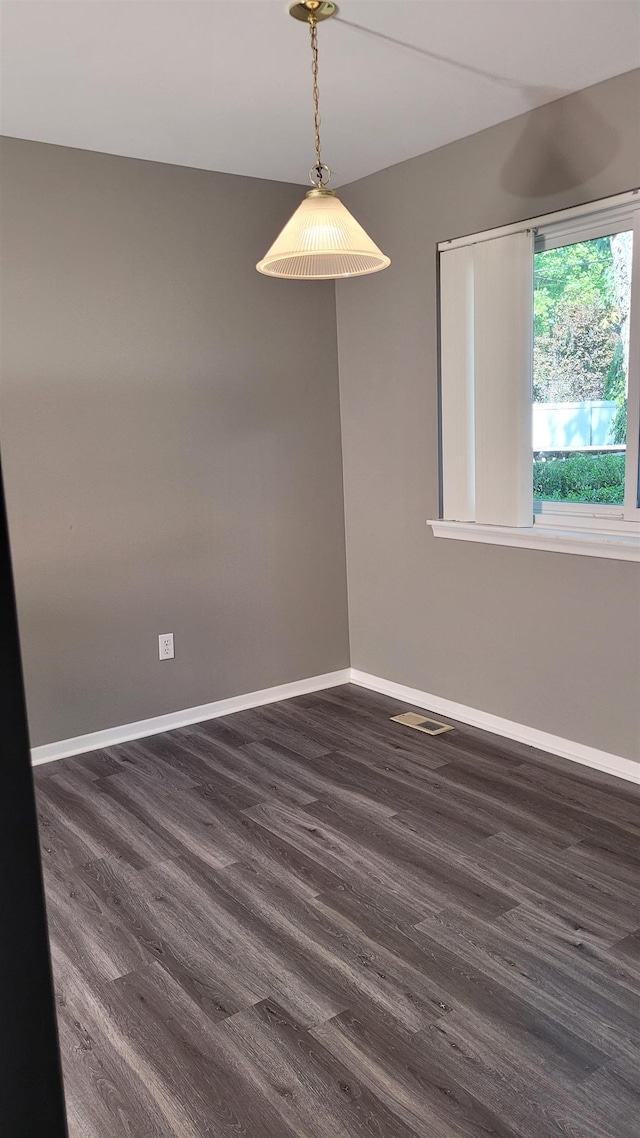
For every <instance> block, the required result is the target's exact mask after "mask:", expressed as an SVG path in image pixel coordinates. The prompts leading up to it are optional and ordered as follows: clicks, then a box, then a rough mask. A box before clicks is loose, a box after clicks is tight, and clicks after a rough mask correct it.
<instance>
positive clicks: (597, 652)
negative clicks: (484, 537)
mask: <svg viewBox="0 0 640 1138" xmlns="http://www.w3.org/2000/svg"><path fill="white" fill-rule="evenodd" d="M639 79H640V72H632V73H629V74H627V75H622V76H619V77H617V78H615V79H611V80H609V81H607V82H605V83H602V84H599V85H598V86H596V87H592V88H590V89H588V90H587V91H584V92H580V93H578V94H575V95H571V96H569V97H567V98H565V99H563V100H561V101H558V102H556V103H553V104H551V105H549V106H546V107H543V108H541V109H539V110H535V111H533V112H530V113H529V114H527V115H523V116H521V117H519V118H516V119H512V120H511V121H509V122H506V123H503V124H501V125H499V126H496V127H492V128H491V129H489V130H486V131H483V132H481V133H479V134H476V135H473V136H471V137H469V138H465V139H462V140H461V141H459V142H455V143H452V144H451V145H450V146H446V147H443V148H442V149H440V150H437V151H433V152H431V153H430V154H426V155H424V156H422V157H420V158H416V159H413V160H412V161H410V162H405V163H402V164H401V165H398V166H394V167H392V168H390V169H388V170H384V171H382V172H381V173H379V174H375V175H373V176H372V177H369V178H366V179H364V180H363V181H361V182H357V183H354V184H352V185H351V186H350V187H348V188H347V189H346V190H345V191H344V193H343V195H342V196H343V198H344V201H345V203H346V204H347V205H348V206H349V207H350V208H352V209H353V210H354V212H355V213H356V215H357V217H358V219H359V220H360V221H361V222H362V224H363V225H364V226H365V227H366V228H368V229H369V230H370V232H371V234H372V236H373V237H374V239H375V240H376V241H377V242H378V243H379V245H380V246H381V247H382V248H383V249H384V251H385V252H386V253H388V255H389V256H390V257H391V258H392V260H393V264H392V266H391V268H390V269H388V270H387V271H386V272H383V273H381V274H380V275H379V276H373V277H370V278H365V279H363V280H361V281H347V282H341V283H339V284H338V286H337V295H338V344H339V364H340V386H341V400H342V424H343V461H344V477H345V500H346V524H347V566H348V581H349V608H350V626H351V662H352V664H353V666H354V667H355V668H359V669H362V670H363V671H366V672H371V673H373V674H374V675H377V676H383V677H385V678H387V679H390V680H394V681H396V682H398V683H402V684H407V685H409V686H412V687H416V688H420V689H422V690H425V691H427V692H430V693H432V694H437V695H440V696H445V697H447V698H448V699H452V700H456V701H458V702H460V703H464V704H467V705H469V706H471V707H475V708H481V709H482V710H484V711H489V712H493V713H494V714H496V715H501V716H505V717H506V718H509V719H513V720H516V721H517V722H520V723H525V724H528V725H530V726H533V727H537V728H539V729H541V730H544V731H548V732H552V733H554V734H557V735H561V736H564V737H566V738H569V739H575V740H578V741H581V742H584V743H587V744H589V745H591V746H594V747H600V748H602V749H603V750H605V751H610V752H613V753H617V754H619V755H622V756H625V757H630V758H634V757H636V755H637V749H638V730H639V725H638V652H639V647H638V645H639V643H640V635H639V633H640V628H639V624H640V604H639V600H640V597H639V593H638V567H637V565H632V564H629V563H624V562H617V561H605V560H600V559H595V558H589V557H578V556H570V555H565V554H557V553H546V552H540V551H537V550H536V551H533V550H531V551H530V550H520V549H513V548H504V547H496V546H488V545H486V546H483V545H475V544H471V543H466V542H453V541H445V540H443V539H435V538H434V537H433V536H432V534H431V531H430V530H428V529H427V527H426V525H425V521H426V519H427V518H431V517H437V516H438V456H437V449H438V444H437V435H438V431H437V396H436V275H435V260H436V244H437V242H438V241H441V240H445V239H447V238H449V237H455V236H458V235H461V234H465V233H474V232H477V231H478V230H482V229H487V228H490V227H492V226H497V225H503V224H506V223H509V222H513V221H516V220H520V219H522V218H528V217H533V216H535V215H536V214H541V213H545V212H548V211H550V210H555V209H561V208H563V207H566V206H571V205H574V204H577V203H578V202H585V201H589V200H591V199H595V198H599V197H603V196H605V195H608V194H614V193H618V192H619V191H622V190H627V189H630V188H632V187H635V186H638V185H639V184H640V142H639V139H640V136H639V133H638V108H639V106H640V83H639ZM429 113H430V111H429V108H428V107H425V114H429ZM341 193H342V191H341Z"/></svg>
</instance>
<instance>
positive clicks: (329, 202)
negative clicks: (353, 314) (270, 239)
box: [256, 189, 391, 281]
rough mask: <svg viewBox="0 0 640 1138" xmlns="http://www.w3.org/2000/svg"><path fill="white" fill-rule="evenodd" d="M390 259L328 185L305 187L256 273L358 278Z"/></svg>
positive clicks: (297, 277)
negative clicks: (295, 207) (315, 187)
mask: <svg viewBox="0 0 640 1138" xmlns="http://www.w3.org/2000/svg"><path fill="white" fill-rule="evenodd" d="M390 264H391V261H390V260H389V258H388V257H385V255H384V253H383V252H382V251H381V250H380V249H379V248H378V246H377V245H376V244H375V243H374V242H373V241H372V240H371V238H370V237H369V236H368V234H367V233H365V231H364V229H363V228H362V226H361V225H359V224H358V222H357V221H356V219H355V217H353V215H352V214H350V213H349V210H348V209H347V208H346V206H344V205H343V204H342V202H341V201H339V200H338V198H337V197H336V195H335V193H334V192H333V191H332V190H325V189H315V190H309V191H308V193H307V194H306V195H305V198H304V200H303V201H302V202H301V203H300V205H299V206H298V208H297V210H296V212H295V213H294V215H293V217H292V218H290V220H289V221H288V222H287V224H286V225H285V227H284V229H283V230H282V232H281V233H280V234H279V235H278V237H276V240H275V241H274V243H273V245H272V246H271V248H270V249H269V252H268V253H267V255H266V257H265V258H264V259H263V260H262V261H259V262H258V264H257V265H256V268H257V270H258V272H259V273H265V274H266V275H267V276H270V277H285V278H287V279H289V280H314V281H319V280H330V279H332V278H335V277H362V276H365V274H367V273H378V272H380V270H381V269H386V268H387V265H390Z"/></svg>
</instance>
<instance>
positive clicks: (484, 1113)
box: [312, 1011, 526, 1138]
mask: <svg viewBox="0 0 640 1138" xmlns="http://www.w3.org/2000/svg"><path fill="white" fill-rule="evenodd" d="M436 1022H439V1021H434V1023H436ZM312 1034H313V1035H314V1036H315V1038H316V1039H319V1040H320V1041H321V1042H322V1043H323V1044H324V1046H325V1047H326V1048H327V1050H330V1051H331V1052H332V1054H334V1055H335V1056H336V1058H339V1059H340V1060H341V1062H342V1063H343V1064H344V1066H345V1067H347V1068H348V1069H351V1070H352V1071H354V1072H355V1073H356V1075H357V1077H358V1078H359V1079H360V1080H361V1082H362V1083H364V1084H365V1085H366V1086H368V1087H369V1088H370V1089H371V1090H372V1091H373V1093H374V1094H376V1095H377V1096H378V1097H379V1098H380V1099H381V1100H382V1101H383V1102H384V1103H385V1104H386V1105H387V1106H388V1107H389V1109H390V1110H392V1111H393V1112H394V1113H396V1114H397V1115H398V1116H399V1117H400V1118H401V1119H402V1120H403V1121H404V1122H405V1123H406V1124H407V1125H408V1126H411V1127H413V1128H414V1130H415V1133H417V1134H420V1135H429V1138H486V1136H487V1135H491V1136H493V1138H523V1135H524V1133H526V1132H523V1131H519V1130H515V1129H514V1128H513V1125H512V1124H511V1122H508V1121H506V1120H505V1118H501V1117H500V1115H499V1114H498V1113H496V1112H495V1111H494V1110H493V1109H492V1108H491V1106H487V1105H485V1104H484V1103H483V1102H482V1101H481V1100H480V1099H478V1098H475V1097H474V1095H473V1094H471V1093H469V1092H467V1091H465V1090H464V1088H463V1087H462V1086H461V1085H459V1084H457V1083H456V1082H455V1080H454V1079H453V1078H452V1077H451V1075H450V1073H449V1072H447V1073H446V1075H445V1074H444V1073H443V1072H442V1071H441V1070H439V1069H434V1068H433V1067H432V1066H431V1065H430V1064H429V1062H425V1061H424V1059H423V1055H422V1052H421V1049H420V1047H416V1036H415V1035H410V1034H408V1033H407V1034H400V1033H399V1032H398V1030H397V1027H396V1028H394V1029H393V1032H391V1029H390V1028H389V1026H388V1025H386V1024H382V1023H380V1022H378V1021H376V1020H375V1019H373V1018H371V1017H366V1016H362V1015H360V1014H358V1013H357V1012H356V1013H354V1012H352V1011H349V1012H344V1013H342V1014H341V1015H339V1016H335V1017H334V1019H332V1020H329V1022H328V1023H326V1024H322V1025H321V1026H320V1027H317V1028H313V1029H312ZM393 1133H394V1131H393V1130H390V1131H389V1134H390V1135H391V1134H393Z"/></svg>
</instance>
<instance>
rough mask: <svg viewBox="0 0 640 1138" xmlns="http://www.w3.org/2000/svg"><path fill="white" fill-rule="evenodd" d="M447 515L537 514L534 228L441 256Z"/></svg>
mask: <svg viewBox="0 0 640 1138" xmlns="http://www.w3.org/2000/svg"><path fill="white" fill-rule="evenodd" d="M440 297H441V307H440V337H441V339H440V344H441V408H442V473H443V503H444V517H445V518H446V519H447V520H449V521H477V522H481V523H484V524H488V525H503V526H530V525H531V524H532V520H533V501H532V499H533V492H532V453H531V414H532V412H531V380H532V356H533V352H532V337H533V233H532V232H531V231H530V230H527V231H524V232H519V233H510V234H509V235H507V236H504V237H499V238H495V239H494V240H492V241H483V242H481V243H479V244H477V245H471V246H469V245H467V246H463V247H459V248H456V249H451V250H444V251H443V252H442V254H441V262H440Z"/></svg>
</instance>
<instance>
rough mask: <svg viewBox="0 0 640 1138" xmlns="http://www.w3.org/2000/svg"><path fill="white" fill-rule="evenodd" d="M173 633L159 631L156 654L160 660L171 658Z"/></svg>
mask: <svg viewBox="0 0 640 1138" xmlns="http://www.w3.org/2000/svg"><path fill="white" fill-rule="evenodd" d="M174 655H175V653H174V648H173V633H172V632H161V633H160V635H159V637H158V656H159V658H160V659H161V660H173V658H174Z"/></svg>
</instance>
